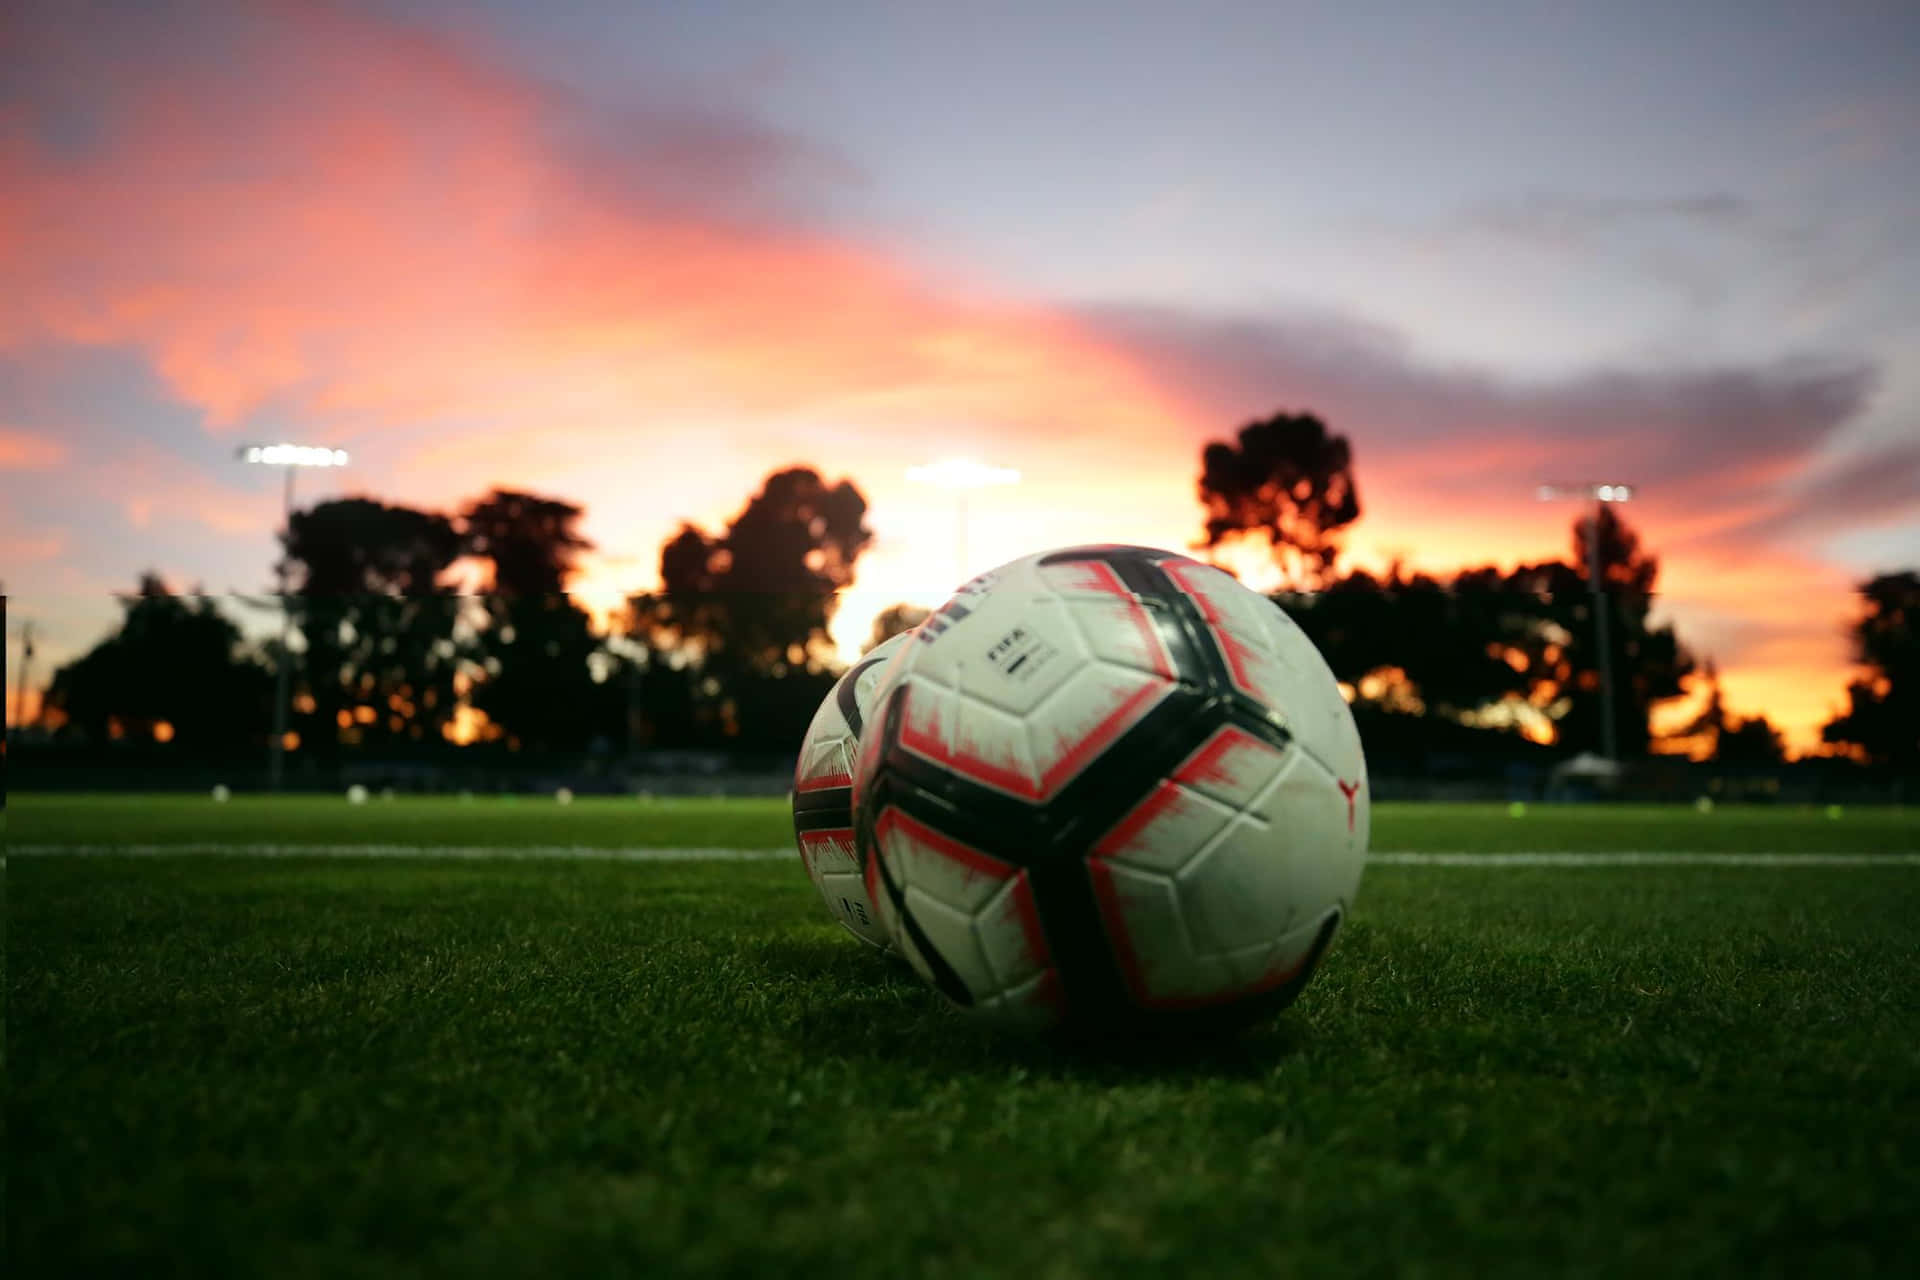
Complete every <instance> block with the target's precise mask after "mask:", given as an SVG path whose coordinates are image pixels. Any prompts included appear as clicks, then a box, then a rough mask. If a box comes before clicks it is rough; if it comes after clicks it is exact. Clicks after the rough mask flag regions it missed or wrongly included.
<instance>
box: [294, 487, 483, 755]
mask: <svg viewBox="0 0 1920 1280" xmlns="http://www.w3.org/2000/svg"><path fill="white" fill-rule="evenodd" d="M288 526H289V527H288V531H287V533H286V534H285V535H283V539H282V540H283V542H284V544H285V548H286V555H287V557H288V559H289V560H290V561H291V562H292V568H293V584H294V593H295V597H296V598H295V600H294V601H293V605H294V609H295V617H296V619H297V621H298V624H299V627H300V631H301V635H302V638H303V639H304V640H305V643H306V650H305V653H304V655H302V657H301V661H300V670H301V673H302V677H303V686H304V687H303V689H302V693H301V696H299V697H296V699H295V709H296V714H295V719H294V724H295V727H296V731H297V732H298V733H299V734H300V739H301V741H302V743H307V744H312V745H313V746H315V747H317V748H320V749H321V750H322V751H323V752H324V753H326V754H332V753H333V752H334V751H336V750H337V749H338V747H339V746H341V745H366V746H379V745H386V744H390V743H394V742H405V741H424V742H437V741H439V740H440V738H441V736H442V733H443V730H444V726H445V725H446V724H447V722H448V721H449V720H450V719H451V718H452V716H453V711H454V706H455V701H456V687H455V686H456V679H455V677H456V675H457V673H458V671H459V668H460V663H461V661H462V658H463V657H464V656H465V652H466V647H465V645H464V643H463V641H462V638H461V637H460V635H459V634H458V632H457V624H458V622H459V616H460V608H461V601H460V599H459V597H457V596H456V595H454V594H453V592H452V589H451V588H450V587H448V586H446V585H444V584H443V583H442V582H441V577H442V575H443V574H444V573H445V572H446V570H447V568H448V566H450V565H451V564H452V563H453V561H454V560H455V559H456V558H457V557H458V556H459V554H460V550H461V539H460V535H459V534H458V533H456V532H455V530H454V528H453V524H452V522H451V521H449V520H448V519H447V518H446V517H445V516H443V515H440V514H437V513H434V512H427V511H416V510H414V509H413V508H411V507H403V506H397V505H396V506H389V505H387V504H385V503H382V502H378V501H375V500H374V499H371V498H344V499H340V500H338V501H334V502H323V503H321V504H319V505H318V506H315V507H313V508H311V509H309V510H306V511H296V512H294V513H293V516H292V518H291V519H290V521H289V522H288Z"/></svg>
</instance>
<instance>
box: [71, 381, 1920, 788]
mask: <svg viewBox="0 0 1920 1280" xmlns="http://www.w3.org/2000/svg"><path fill="white" fill-rule="evenodd" d="M1197 496H1198V498H1199V502H1200V506H1201V509H1202V513H1203V535H1202V537H1201V538H1200V540H1199V541H1198V543H1197V544H1196V547H1197V549H1198V550H1200V551H1201V552H1202V553H1211V554H1214V555H1219V554H1221V553H1224V552H1226V551H1227V550H1228V549H1229V548H1231V547H1235V546H1236V545H1239V546H1244V545H1245V544H1252V545H1254V546H1256V547H1258V548H1260V549H1261V550H1262V551H1263V552H1264V553H1266V554H1270V555H1271V557H1272V559H1273V562H1274V564H1275V566H1276V567H1277V569H1278V571H1279V574H1280V579H1281V583H1282V585H1281V589H1280V590H1279V591H1277V592H1276V593H1275V598H1276V599H1277V600H1278V601H1279V602H1280V603H1281V604H1282V605H1283V606H1284V607H1285V608H1287V610H1288V611H1289V612H1290V613H1291V614H1292V615H1293V616H1294V617H1295V618H1296V619H1297V620H1298V621H1299V622H1300V624H1301V626H1302V627H1303V628H1304V629H1305V630H1306V631H1307V633H1308V634H1309V635H1310V636H1311V637H1312V638H1313V640H1314V641H1315V643H1316V644H1317V645H1318V646H1319V647H1320V650H1321V652H1322V653H1323V654H1325V655H1326V657H1327V660H1328V662H1329V664H1330V665H1331V666H1332V668H1333V670H1334V673H1335V675H1336V677H1337V678H1338V679H1339V680H1340V681H1341V682H1342V683H1343V685H1344V686H1345V689H1346V691H1347V693H1348V694H1349V696H1350V697H1351V699H1352V701H1353V703H1354V706H1355V712H1356V715H1357V716H1358V717H1359V718H1360V721H1361V724H1362V730H1363V733H1364V734H1366V735H1367V737H1368V740H1369V747H1370V749H1374V748H1376V747H1383V748H1391V747H1393V746H1395V745H1396V744H1397V745H1405V746H1409V747H1415V748H1418V747H1426V748H1433V747H1436V746H1450V747H1455V748H1458V749H1461V750H1464V751H1468V752H1470V753H1474V754H1479V755H1486V756H1495V755H1499V754H1501V753H1502V752H1505V751H1510V750H1512V749H1518V748H1523V747H1525V746H1527V745H1528V744H1544V743H1548V742H1552V743H1554V744H1556V745H1558V746H1559V747H1560V748H1562V749H1564V748H1567V747H1582V746H1590V745H1592V744H1595V743H1597V742H1598V741H1599V740H1600V738H1601V734H1600V727H1601V719H1602V717H1603V709H1602V708H1603V702H1602V698H1601V695H1600V677H1599V670H1600V666H1601V662H1600V658H1601V654H1600V652H1599V651H1598V649H1597V642H1596V639H1595V635H1594V625H1593V610H1594V608H1595V603H1596V602H1595V599H1594V595H1593V592H1592V590H1591V589H1590V585H1589V577H1588V568H1587V566H1588V565H1589V564H1590V563H1591V562H1592V560H1593V558H1594V554H1593V553H1594V552H1595V551H1596V550H1597V560H1598V564H1599V566H1600V572H1601V575H1602V580H1603V582H1604V584H1605V588H1606V591H1607V596H1608V603H1609V606H1610V614H1611V619H1610V621H1611V625H1610V628H1609V639H1608V648H1609V649H1610V650H1611V653H1610V655H1609V656H1610V657H1611V664H1612V669H1613V671H1614V673H1615V685H1616V697H1615V699H1614V716H1615V723H1614V726H1613V728H1614V735H1615V740H1616V741H1617V742H1618V744H1619V746H1620V750H1621V752H1622V754H1623V755H1629V756H1632V755H1639V754H1644V753H1645V752H1647V751H1648V750H1649V749H1651V748H1652V747H1653V746H1654V741H1653V732H1652V729H1651V718H1652V710H1653V708H1654V707H1655V706H1656V705H1657V704H1659V703H1661V702H1662V701H1665V700H1668V699H1673V698H1677V697H1680V696H1682V694H1683V693H1684V692H1685V689H1684V682H1685V681H1686V680H1687V678H1688V677H1689V676H1692V675H1695V674H1698V675H1700V676H1701V678H1702V679H1703V680H1704V681H1705V683H1706V686H1707V692H1706V697H1705V699H1704V705H1703V708H1702V710H1701V711H1700V713H1699V714H1698V715H1697V716H1695V717H1694V719H1693V720H1692V721H1691V722H1690V723H1688V724H1686V725H1684V726H1682V727H1681V728H1680V729H1678V730H1675V731H1673V732H1672V733H1671V734H1669V735H1668V736H1670V737H1676V738H1679V739H1681V740H1682V741H1683V744H1684V745H1687V746H1689V747H1692V748H1694V749H1695V753H1696V754H1706V755H1709V756H1711V757H1712V758H1714V759H1717V760H1720V761H1723V762H1726V763H1735V764H1768V763H1773V762H1777V761H1778V760H1780V759H1781V758H1782V754H1783V752H1782V745H1781V740H1780V735H1779V733H1778V732H1777V731H1776V730H1775V729H1774V727H1773V726H1772V725H1771V724H1770V723H1769V722H1768V721H1767V720H1766V719H1765V717H1764V716H1753V717H1746V718H1741V717H1735V716H1732V715H1730V714H1729V713H1728V712H1727V710H1726V708H1725V705H1724V700H1723V698H1722V697H1721V694H1720V691H1719V686H1718V678H1717V674H1716V672H1715V670H1714V667H1713V664H1712V662H1711V660H1710V659H1705V658H1699V657H1696V655H1694V654H1692V653H1690V652H1689V651H1688V650H1687V648H1686V647H1685V646H1684V645H1683V644H1682V643H1681V642H1680V640H1679V639H1678V637H1676V636H1675V634H1674V632H1673V629H1672V628H1671V627H1670V626H1660V625H1655V623H1654V622H1653V621H1652V620H1651V617H1650V615H1651V613H1652V610H1653V603H1654V593H1655V588H1656V584H1657V581H1658V576H1659V560H1658V558H1657V557H1656V556H1655V555H1654V554H1653V553H1652V551H1651V550H1650V549H1649V548H1647V547H1646V546H1644V545H1643V543H1642V540H1641V539H1640V537H1639V535H1638V534H1637V532H1636V531H1635V530H1634V529H1633V528H1632V527H1631V526H1630V525H1629V524H1628V523H1627V522H1626V521H1625V520H1624V519H1622V518H1621V517H1620V515H1619V514H1618V510H1617V508H1615V507H1613V506H1610V505H1608V506H1603V507H1601V508H1600V510H1599V512H1598V515H1597V518H1593V517H1586V516H1583V517H1581V518H1580V519H1577V520H1576V521H1575V522H1574V524H1573V528H1572V537H1571V539H1570V544H1569V548H1568V551H1569V554H1568V556H1567V558H1566V559H1565V560H1549V561H1543V562H1540V563H1537V564H1526V565H1520V566H1518V567H1516V568H1513V569H1510V570H1502V569H1500V568H1498V567H1497V566H1493V565H1483V566H1470V567H1467V568H1463V569H1461V570H1459V571H1457V572H1455V573H1453V574H1450V575H1445V576H1434V575H1430V574H1425V573H1409V572H1407V571H1406V570H1405V569H1404V568H1403V567H1401V566H1398V565H1395V566H1392V567H1390V568H1389V569H1387V570H1386V571H1385V572H1384V573H1369V572H1367V571H1366V570H1363V569H1358V568H1348V567H1344V566H1343V565H1342V559H1341V555H1342V548H1341V543H1342V536H1343V534H1344V532H1345V530H1346V529H1347V528H1348V527H1349V526H1350V525H1351V524H1352V523H1353V522H1354V521H1355V520H1357V519H1358V518H1359V516H1360V512H1361V505H1360V490H1359V485H1358V482H1357V478H1356V476H1355V468H1354V455H1353V449H1352V446H1351V444H1350V442H1349V441H1348V440H1347V439H1346V438H1344V437H1342V436H1339V435H1337V434H1335V433H1333V432H1331V431H1330V430H1329V429H1328V428H1327V426H1326V424H1325V423H1324V422H1323V421H1321V420H1320V419H1319V418H1317V417H1316V416H1314V415H1312V414H1310V413H1300V414H1291V413H1279V414H1275V415H1273V416H1271V417H1269V418H1266V419H1262V420H1259V421H1255V422H1251V423H1248V424H1246V425H1245V426H1243V427H1242V428H1240V429H1239V431H1238V432H1237V433H1236V435H1235V436H1234V437H1233V438H1232V439H1230V440H1225V441H1215V442H1213V443H1210V444H1208V445H1206V446H1205V448H1204V449H1203V450H1202V452H1201V457H1200V467H1199V475H1198V481H1197ZM866 511H867V504H866V500H865V498H864V497H863V496H862V495H861V493H860V491H859V489H858V488H857V487H856V486H855V485H854V483H853V482H852V481H850V480H844V479H843V480H840V481H838V482H834V483H829V482H828V481H827V480H826V479H824V478H823V477H822V475H821V473H820V472H819V471H818V470H817V469H815V468H813V467H811V466H793V467H787V468H784V469H781V470H778V471H776V472H774V473H772V474H770V475H769V476H767V477H766V478H765V480H764V481H763V482H762V484H761V486H760V488H759V490H758V491H757V492H755V493H754V494H752V495H751V496H750V497H749V498H748V499H747V501H746V502H745V504H744V505H743V506H742V507H741V509H740V511H739V513H738V514H737V515H736V516H735V517H734V518H733V519H732V520H731V521H729V522H728V524H727V525H726V527H725V528H724V529H719V530H712V531H709V530H705V529H701V528H699V527H697V526H695V525H693V524H691V523H683V524H682V525H681V527H680V528H679V529H678V530H677V531H676V532H675V533H674V534H673V536H671V537H670V538H669V539H668V540H667V541H666V542H665V544H664V545H663V546H662V548H661V551H660V561H659V584H660V585H659V586H658V588H657V589H655V590H653V591H651V592H648V593H645V594H642V595H637V596H635V597H633V598H631V599H630V600H628V601H626V602H625V605H624V607H623V608H622V609H620V610H619V611H617V613H616V614H615V616H613V617H611V618H610V619H608V620H607V625H606V626H604V627H599V628H596V626H595V625H594V621H593V619H592V618H591V617H590V616H589V615H588V613H587V612H586V610H585V609H583V608H582V607H581V606H580V605H579V604H578V603H577V602H576V601H574V600H573V599H571V598H570V597H569V596H568V595H567V594H566V587H567V584H568V583H569V582H570V581H572V579H573V578H574V576H575V574H576V573H577V572H578V570H579V568H580V563H581V557H582V556H584V555H585V554H586V553H588V552H590V551H592V550H593V549H594V548H593V546H592V544H591V543H590V542H589V541H588V540H587V539H586V538H585V537H584V536H583V535H582V534H581V533H580V531H579V524H580V520H581V518H582V516H583V514H584V513H583V511H582V509H581V508H580V507H578V506H577V505H574V504H572V503H568V502H566V501H563V500H560V499H558V498H554V497H551V496H544V495H538V494H532V493H525V492H520V491H516V490H510V489H494V490H492V491H491V492H489V493H487V494H485V495H483V496H481V497H479V498H476V499H474V500H472V501H470V502H468V503H465V504H463V505H462V506H461V507H460V508H458V509H457V510H455V511H452V512H435V511H427V510H420V509H416V508H412V507H408V506H404V505H400V504H389V503H385V502H382V501H379V500H377V499H374V498H369V497H352V498H344V499H338V500H335V501H329V502H323V503H319V504H316V505H314V506H312V507H309V508H306V509H304V510H300V511H296V512H294V513H293V514H292V516H291V518H290V520H289V523H288V528H287V529H286V530H285V532H284V533H283V534H282V535H281V544H282V546H281V553H282V555H283V557H284V564H283V565H282V566H281V568H283V569H284V571H285V573H286V581H287V583H288V588H289V594H288V597H287V599H286V600H285V602H284V604H285V607H286V609H287V610H288V613H289V618H290V622H291V628H292V632H293V644H292V645H290V647H289V648H290V651H289V653H288V655H287V661H289V662H290V664H291V667H290V670H291V675H292V688H293V696H292V704H291V713H290V733H291V735H292V736H291V738H290V739H289V744H290V745H296V744H297V747H298V750H299V751H300V752H302V753H303V754H306V755H309V756H310V757H311V758H314V759H316V760H318V761H319V762H321V763H326V762H330V761H335V760H338V759H340V758H342V757H343V756H345V755H348V754H354V753H359V754H379V753H391V752H395V751H402V750H406V749H408V748H410V747H413V746H431V745H436V744H443V743H447V742H456V743H462V744H493V745H495V746H496V747H498V748H499V749H502V750H507V751H518V750H525V751H536V752H548V753H561V754H567V753H580V752H589V751H621V752H624V751H631V750H645V749H673V748H680V749H689V748H690V749H724V750H729V751H734V752H740V753H749V754H765V755H781V754H786V753H790V752H791V751H792V750H793V748H794V744H795V743H796V742H798V740H799V738H800V735H801V734H802V732H803V731H804V728H805V726H806V724H807V722H808V720H809V719H810V718H811V716H812V713H813V710H814V708H815V707H816V706H817V704H818V702H819V700H820V698H821V697H823V696H824V695H825V692H826V690H827V689H828V688H829V687H831V684H832V682H833V680H834V679H835V677H836V675H837V673H838V664H837V661H836V658H835V654H834V646H833V645H832V643H831V641H830V640H829V638H828V627H829V625H830V623H831V622H832V620H833V617H834V613H835V609H836V607H837V604H838V600H839V593H840V592H841V591H843V590H844V589H845V588H846V587H848V586H850V585H851V584H852V583H853V581H854V578H855V573H856V569H857V566H858V562H859V559H860V556H861V554H862V553H863V552H864V551H865V550H866V549H867V547H868V546H869V545H870V544H871V542H872V539H873V534H872V531H871V530H870V529H869V528H868V527H867V525H866V523H865V517H866ZM1596 537H1597V538H1598V546H1597V548H1595V547H1593V546H1590V542H1591V540H1592V539H1594V538H1596ZM1861 598H1862V611H1861V614H1860V616H1859V618H1858V619H1857V620H1856V621H1855V623H1854V626H1853V633H1854V639H1855V642H1856V646H1857V655H1856V656H1857V657H1858V659H1859V660H1860V662H1861V664H1862V669H1863V670H1864V671H1865V672H1866V674H1865V675H1864V676H1863V677H1862V678H1861V679H1859V680H1857V681H1855V682H1854V683H1853V684H1852V685H1851V686H1850V688H1849V691H1848V697H1849V709H1848V710H1847V711H1846V712H1845V713H1843V714H1842V715H1840V716H1838V717H1836V719H1835V720H1834V721H1833V722H1832V723H1831V724H1829V725H1828V726H1826V729H1825V735H1826V739H1827V741H1829V742H1831V743H1834V744H1836V745H1838V746H1840V747H1842V748H1843V749H1845V750H1847V751H1848V752H1850V753H1851V754H1853V755H1855V756H1856V757H1857V758H1861V759H1870V760H1875V761H1880V762H1884V763H1890V764H1893V765H1895V766H1898V767H1902V768H1911V767H1914V766H1915V764H1916V763H1920V758H1917V757H1920V752H1916V730H1915V726H1916V725H1917V724H1920V718H1916V716H1915V715H1914V714H1913V712H1914V710H1915V708H1914V707H1913V706H1912V703H1913V701H1914V700H1915V696H1916V695H1915V691H1916V688H1917V687H1920V673H1917V672H1916V670H1915V667H1916V656H1915V654H1916V640H1915V633H1914V627H1913V621H1914V615H1915V611H1916V604H1920V578H1917V577H1916V575H1915V574H1914V573H1912V572H1907V573H1901V574H1890V575H1883V576H1881V577H1878V578H1875V579H1874V580H1872V581H1871V582H1868V583H1866V584H1863V586H1862V588H1861ZM254 603H256V604H261V605H265V606H269V607H273V608H278V607H280V604H281V602H279V601H255V602H254ZM123 608H124V615H123V617H122V620H121V623H120V625H119V627H118V628H117V629H116V630H115V631H114V632H113V633H111V634H110V635H108V636H107V637H106V638H105V639H104V640H102V641H101V642H100V643H99V644H98V645H96V646H95V647H94V648H93V649H92V650H91V651H89V652H88V653H87V654H85V655H84V656H83V657H81V658H79V659H77V660H76V661H74V662H72V663H69V664H68V665H66V666H64V667H62V668H60V669H59V670H58V671H57V672H56V673H55V675H54V677H53V679H52V682H51V684H50V685H49V687H48V689H47V693H46V698H45V707H46V715H47V723H48V724H49V725H52V726H57V729H56V732H57V733H58V734H61V735H64V736H68V737H73V738H78V739H81V740H85V741H92V742H100V741H111V740H114V739H132V740H136V741H162V742H171V743H178V744H179V746H180V748H182V749H188V748H196V749H199V750H202V751H220V750H225V749H236V748H239V747H244V746H252V747H257V746H260V745H263V744H264V743H265V742H266V740H267V736H268V734H269V733H270V726H271V724H272V719H273V717H272V712H273V698H274V693H273V667H272V664H273V663H274V662H275V661H276V660H278V657H279V655H278V654H277V652H276V650H275V647H274V645H273V644H271V643H269V644H266V645H261V644H248V643H244V642H243V639H242V635H241V631H240V629H239V628H238V627H237V626H236V625H235V624H234V622H233V621H232V620H231V619H230V618H229V617H227V616H226V615H225V613H223V611H222V610H221V608H220V607H219V605H218V604H217V603H216V602H215V601H214V600H212V599H209V598H207V597H205V596H203V595H198V594H188V595H174V594H171V593H170V592H169V591H168V589H167V588H166V587H165V585H164V584H163V583H162V581H161V579H160V578H159V577H158V576H157V575H154V574H149V575H147V576H145V577H143V579H142V580H141V582H140V584H139V586H138V588H137V589H136V591H135V592H134V593H133V594H131V595H130V596H128V597H126V598H125V599H124V600H123ZM921 616H924V611H920V610H915V609H914V608H912V607H911V606H907V605H896V606H894V607H893V608H891V609H889V610H886V611H884V612H883V613H882V614H881V616H880V617H879V618H878V619H877V620H876V622H875V626H874V634H873V638H872V642H871V643H878V642H879V640H881V639H884V638H885V636H887V635H889V634H892V633H894V632H896V631H900V630H905V629H907V628H908V627H910V626H912V625H914V623H915V622H917V621H918V619H919V617H921Z"/></svg>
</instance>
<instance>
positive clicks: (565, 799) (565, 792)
mask: <svg viewBox="0 0 1920 1280" xmlns="http://www.w3.org/2000/svg"><path fill="white" fill-rule="evenodd" d="M553 798H554V799H555V800H557V801H558V802H560V803H561V804H572V803H573V788H571V787H561V788H560V789H559V790H557V791H555V792H554V793H553Z"/></svg>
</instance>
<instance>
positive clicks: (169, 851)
mask: <svg viewBox="0 0 1920 1280" xmlns="http://www.w3.org/2000/svg"><path fill="white" fill-rule="evenodd" d="M7 852H8V854H10V855H17V856H20V857H27V858H89V857H91V858H165V857H176V856H197V857H219V858H449V859H455V860H467V861H481V860H486V859H522V860H525V859H547V860H552V859H561V860H576V861H581V862H766V861H770V860H773V859H776V858H792V859H794V860H796V861H798V859H799V857H800V855H799V854H798V853H796V852H795V851H794V850H793V849H792V848H786V849H601V848H596V847H595V846H593V845H583V844H550V845H483V844H472V845H460V844H206V843H186V844H21V845H14V846H12V847H11V848H9V849H8V850H7Z"/></svg>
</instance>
